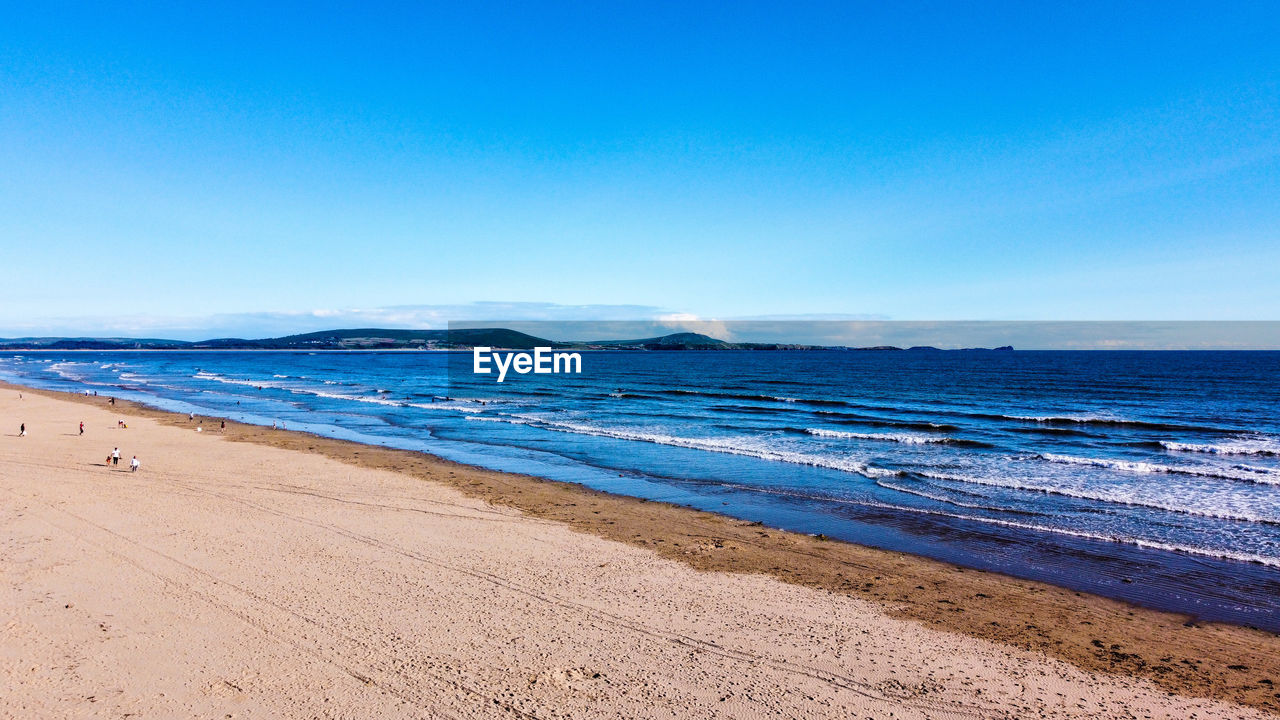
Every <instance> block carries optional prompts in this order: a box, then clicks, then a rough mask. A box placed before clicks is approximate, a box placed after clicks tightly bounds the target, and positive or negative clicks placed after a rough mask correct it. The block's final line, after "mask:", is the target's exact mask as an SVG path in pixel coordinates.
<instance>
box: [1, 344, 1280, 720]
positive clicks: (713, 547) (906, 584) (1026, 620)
mask: <svg viewBox="0 0 1280 720" xmlns="http://www.w3.org/2000/svg"><path fill="white" fill-rule="evenodd" d="M143 352H146V351H143ZM272 352H274V351H272ZM0 386H2V387H4V388H6V389H10V390H14V391H18V392H23V393H30V394H33V395H40V396H44V397H49V398H54V399H56V400H60V401H68V400H70V401H76V402H79V403H83V404H86V405H89V406H93V407H98V408H100V409H101V408H108V409H111V410H112V411H113V412H118V413H129V414H133V415H138V416H143V417H148V418H151V419H153V420H156V421H158V422H159V423H160V424H161V425H168V426H175V427H183V428H190V423H189V422H188V420H187V417H186V416H185V415H182V414H179V413H172V412H167V411H162V410H157V409H153V408H149V407H146V406H143V405H141V404H138V403H134V402H131V401H125V400H117V401H116V402H117V405H116V406H115V408H110V406H107V405H106V402H107V396H105V395H104V396H96V397H95V396H84V395H79V394H75V393H67V392H58V391H49V390H41V389H37V388H28V387H25V386H20V385H10V384H7V383H0ZM200 417H202V418H204V419H206V420H208V419H212V420H214V421H215V422H216V421H217V420H219V419H220V418H217V417H216V416H200ZM226 422H227V428H226V432H225V434H223V435H222V437H223V438H224V439H226V440H229V441H233V442H245V443H251V444H257V445H264V446H268V447H272V448H280V449H287V450H296V451H301V452H306V453H312V454H316V455H320V456H323V457H326V458H329V459H332V460H338V461H340V462H344V463H347V464H350V465H355V466H359V467H363V468H368V469H375V470H389V471H393V472H396V473H400V474H403V475H408V476H411V477H413V478H416V479H419V480H426V481H428V482H432V483H439V484H443V485H446V486H449V487H451V488H454V489H456V490H460V491H462V492H463V493H464V494H466V495H468V496H470V497H472V498H477V499H480V500H483V501H485V502H487V503H489V504H492V505H496V506H504V507H508V508H513V509H515V510H519V511H520V512H521V513H522V514H524V515H527V516H530V517H534V518H539V519H542V520H550V521H554V522H556V523H561V524H564V525H566V526H568V527H570V528H572V529H574V530H577V531H579V532H585V533H588V534H591V535H595V536H598V537H601V538H604V539H607V540H613V541H618V542H622V543H624V544H627V545H630V546H633V547H640V548H644V549H646V550H649V551H652V552H655V553H657V555H659V556H660V557H663V558H666V559H668V560H676V561H679V562H680V563H683V564H684V565H687V566H689V567H691V568H693V569H695V570H700V571H718V572H728V573H738V574H748V575H750V574H763V575H768V576H771V577H773V578H776V579H778V580H781V581H783V582H786V583H790V584H793V585H798V586H802V587H807V588H813V589H819V590H825V591H828V592H831V593H834V594H837V595H843V596H849V597H853V598H857V599H860V600H863V601H870V602H872V603H874V604H875V605H877V606H878V607H879V608H881V609H882V611H883V612H884V614H886V615H888V616H890V617H893V618H898V619H904V620H911V621H914V622H917V623H922V624H923V625H925V626H927V627H932V628H937V629H942V630H946V631H949V632H953V633H959V634H962V635H967V636H969V637H972V638H977V639H980V640H989V641H994V642H997V643H1000V644H1003V645H1009V646H1012V647H1015V648H1020V649H1023V650H1031V651H1035V652H1042V653H1044V654H1046V655H1048V656H1050V657H1053V658H1056V659H1060V660H1064V661H1066V662H1068V663H1070V664H1072V665H1074V666H1076V667H1078V668H1080V669H1083V670H1088V671H1095V672H1101V673H1108V674H1112V675H1119V676H1128V677H1140V678H1145V679H1147V680H1150V681H1152V682H1154V683H1155V684H1156V685H1158V686H1159V687H1161V688H1163V689H1165V690H1168V691H1170V692H1173V693H1176V694H1180V695H1185V696H1191V697H1205V698H1213V699H1221V700H1229V701H1233V702H1238V703H1240V704H1243V705H1247V706H1251V707H1254V708H1257V709H1260V710H1265V711H1269V712H1272V713H1277V712H1280V696H1277V693H1276V690H1275V688H1274V685H1273V684H1272V683H1275V682H1280V636H1278V635H1275V634H1271V633H1267V632H1265V631H1261V630H1254V629H1250V628H1245V627H1240V626H1235V625H1226V624H1208V623H1190V622H1188V618H1187V617H1185V616H1181V615H1175V614H1171V613H1165V612H1161V611H1157V610H1151V609H1148V608H1143V607H1139V606H1134V605H1130V604H1128V603H1124V602H1121V601H1117V600H1110V599H1107V598H1102V597H1100V596H1095V595H1088V594H1085V593H1080V592H1076V591H1072V590H1067V589H1065V588H1061V587H1058V586H1054V585H1049V584H1046V583H1040V582H1034V581H1025V580H1019V579H1016V578H1012V577H1009V576H1004V575H999V574H997V573H992V572H987V571H980V570H972V569H967V568H962V567H959V566H955V565H950V564H947V563H943V562H940V561H935V560H930V559H927V558H921V557H917V556H912V555H908V554H905V553H898V552H892V551H887V550H879V549H875V548H870V547H865V546H859V545H854V544H851V543H845V542H841V541H834V540H825V539H823V538H820V537H811V536H808V535H803V534H799V533H792V532H787V531H782V530H775V529H772V528H767V527H764V526H762V525H760V524H758V523H749V522H745V521H741V520H736V519H733V518H730V517H727V516H723V515H717V514H714V513H708V512H703V511H699V510H693V509H689V508H685V507H679V506H674V505H669V504H666V503H661V502H654V501H648V500H643V499H637V498H631V497H626V496H619V495H611V494H607V493H604V492H600V491H595V490H591V489H589V488H586V487H583V486H579V485H574V484H571V483H563V482H558V481H552V480H546V479H543V478H537V477H533V476H525V475H517V474H510V473H501V472H496V471H490V470H485V469H482V468H476V467H472V466H467V465H463V464H460V463H455V462H452V461H448V460H443V459H440V458H436V457H434V456H431V455H428V454H425V453H420V452H414V451H409V450H398V449H392V448H387V447H382V446H378V445H364V444H360V443H356V442H353V441H347V440H336V439H331V438H325V437H321V436H318V435H312V434H309V433H305V432H301V431H292V430H272V429H270V428H265V427H260V426H256V425H247V424H242V423H239V422H236V421H232V420H227V421H226ZM210 430H211V431H212V432H214V433H215V434H216V433H217V429H216V427H215V428H210ZM1264 681H1265V682H1264Z"/></svg>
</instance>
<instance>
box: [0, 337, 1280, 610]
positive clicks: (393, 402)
mask: <svg viewBox="0 0 1280 720" xmlns="http://www.w3.org/2000/svg"><path fill="white" fill-rule="evenodd" d="M582 358H583V361H582V364H583V372H582V373H581V374H548V375H534V374H529V375H518V376H517V375H515V374H512V375H508V378H507V380H506V381H505V382H503V383H497V382H496V381H495V377H496V376H494V375H487V376H486V375H476V374H473V373H472V372H471V371H470V370H471V366H472V360H473V358H472V356H471V354H470V353H465V352H434V351H401V352H345V351H318V352H314V353H308V352H269V351H258V352H231V351H225V352H222V351H220V352H21V353H5V354H3V355H0V379H3V380H6V381H9V382H13V383H18V384H23V385H27V386H32V387H40V388H47V389H53V390H63V391H68V392H77V393H85V392H88V393H97V394H98V395H99V396H115V397H119V398H123V399H128V400H134V401H138V402H142V403H145V404H147V405H150V406H154V407H156V408H160V409H166V410H173V411H178V412H182V413H187V412H192V413H196V414H198V415H201V416H210V417H226V418H229V419H235V420H239V421H242V422H247V423H254V424H258V425H264V426H270V425H272V424H278V425H282V426H284V427H286V428H288V429H293V430H305V431H309V432H313V433H317V434H319V435H323V436H328V437H334V438H341V439H346V440H353V441H356V442H361V443H369V444H377V445H385V446H391V447H397V448H404V449H408V450H414V451H421V452H426V453H430V454H433V455H436V456H439V457H443V458H447V459H450V460H455V461H459V462H463V463H469V464H473V465H478V466H482V467H486V468H492V469H497V470H506V471H514V472H519V473H524V474H529V475H536V476H542V477H547V478H552V479H555V480H562V481H566V482H571V483H579V484H581V485H585V486H588V487H591V488H595V489H598V490H604V491H608V492H612V493H619V494H623V495H630V496H636V497H642V498H648V499H652V500H660V501H665V502H669V503H675V504H677V505H683V506H689V507H693V508H699V509H702V510H708V511H712V512H717V513H722V514H725V515H729V516H733V517H735V518H740V519H743V520H747V521H752V522H761V523H763V524H764V525H767V526H771V527H776V528H782V529H786V530H792V531H796V532H802V533H810V534H814V535H823V536H825V537H827V538H831V539H833V540H843V541H849V542H854V543H860V544H864V545H869V546H874V547H879V548H885V549H888V550H893V551H901V552H907V553H913V554H916V555H922V556H927V557H930V558H936V559H939V560H943V561H947V562H951V563H957V564H960V565H963V566H966V567H971V568H980V569H984V570H993V571H998V572H1001V573H1005V574H1008V575H1013V576H1016V577H1021V578H1027V579H1033V580H1039V581H1045V582H1049V583H1053V584H1056V585H1059V586H1063V587H1067V588H1071V589H1075V590H1080V591H1087V592H1091V593H1096V594H1100V595H1104V596H1107V597H1111V598H1116V599H1120V600H1125V601H1129V602H1133V603H1136V604H1140V605H1144V606H1148V607H1153V608H1157V609H1162V610H1169V611H1174V612H1178V613H1183V614H1185V615H1187V616H1188V618H1189V621H1191V622H1195V621H1224V622H1230V623H1235V624H1240V625H1246V626H1253V627H1258V628H1262V629H1266V630H1271V631H1280V352H1245V351H1232V352H1213V351H1196V352H1181V351H1163V352H1155V351H1152V352H1143V351H1115V352H1111V351H1007V352H994V351H986V352H983V351H973V352H962V351H955V352H947V351H900V352H893V351H880V352H876V351H855V350H794V351H788V350H777V351H751V350H684V351H669V352H667V351H654V352H646V351H601V352H584V353H582ZM14 422H17V421H16V420H14ZM424 522H426V521H424Z"/></svg>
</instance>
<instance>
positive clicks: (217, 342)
mask: <svg viewBox="0 0 1280 720" xmlns="http://www.w3.org/2000/svg"><path fill="white" fill-rule="evenodd" d="M479 346H484V347H493V348H502V349H510V350H528V349H531V348H535V347H552V348H576V349H583V350H837V349H839V350H872V351H876V350H880V351H886V350H887V351H895V350H896V351H901V350H902V348H897V347H892V346H887V345H880V346H876V347H865V348H847V347H845V348H830V347H822V346H818V345H791V344H780V343H733V342H727V341H725V340H719V339H717V338H713V337H711V336H710V335H703V334H701V333H692V332H679V333H672V334H670V335H660V336H658V337H651V338H640V339H637V340H592V341H584V342H555V341H552V340H547V339H545V338H540V337H535V336H533V335H529V334H527V333H522V332H519V331H518V330H510V329H507V328H467V329H459V330H391V329H387V328H355V329H348V330H321V331H319V332H312V333H304V334H301V335H286V336H284V337H277V338H262V339H256V340H251V339H244V338H214V339H211V340H200V341H196V342H188V341H185V340H164V339H158V338H85V337H79V338H58V337H27V338H12V339H0V350H8V351H15V350H465V349H469V348H472V347H479ZM972 349H973V350H980V349H981V348H972ZM1012 349H1013V348H1011V347H1007V346H1006V347H1001V348H996V350H1006V351H1007V350H1012ZM910 350H912V351H916V352H922V351H932V352H954V351H945V350H939V349H938V348H932V347H913V348H910Z"/></svg>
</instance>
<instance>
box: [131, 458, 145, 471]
mask: <svg viewBox="0 0 1280 720" xmlns="http://www.w3.org/2000/svg"><path fill="white" fill-rule="evenodd" d="M141 466H142V463H140V462H138V456H137V455H134V456H133V459H132V460H130V461H129V472H138V468H139V467H141Z"/></svg>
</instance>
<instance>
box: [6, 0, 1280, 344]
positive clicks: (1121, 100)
mask: <svg viewBox="0 0 1280 720" xmlns="http://www.w3.org/2000/svg"><path fill="white" fill-rule="evenodd" d="M183 5H185V4H183V3H168V4H161V3H156V4H153V5H133V6H130V5H125V4H123V3H106V4H104V3H98V4H84V5H71V4H59V3H39V4H35V5H27V4H23V5H18V4H10V3H4V4H3V5H0V8H2V10H0V169H2V170H3V172H0V247H2V248H3V258H4V263H3V270H2V272H3V273H4V282H3V283H0V335H27V334H46V333H58V334H61V333H79V332H83V333H88V334H106V333H108V332H110V333H111V334H131V333H136V334H151V335H157V334H158V335H176V334H185V335H192V336H199V335H201V334H204V330H205V329H206V328H208V329H209V330H211V331H212V330H214V329H216V330H217V331H218V332H216V333H214V334H252V333H253V332H255V331H262V332H266V330H265V328H266V327H268V326H270V327H272V328H275V327H277V326H284V325H289V323H290V322H291V320H290V319H291V318H292V319H293V320H296V321H297V322H296V324H297V325H298V326H299V329H313V328H314V324H315V323H313V322H312V321H313V320H315V322H323V323H328V322H330V321H332V324H334V325H343V324H351V322H349V321H355V320H361V319H366V320H367V319H378V318H381V319H384V320H385V319H387V318H391V319H390V320H389V324H401V325H406V324H407V325H416V324H424V323H432V324H435V325H437V326H439V325H440V324H441V322H442V321H443V320H447V319H451V318H462V319H465V318H468V317H483V315H485V314H487V313H489V312H491V311H492V310H493V308H494V307H495V306H494V305H488V304H487V303H495V302H496V303H503V304H504V305H500V306H496V307H503V308H507V309H509V310H510V311H511V312H512V313H513V317H514V316H519V317H520V318H522V319H523V318H537V317H543V316H545V317H550V318H552V319H572V317H573V316H574V315H575V314H576V315H580V316H581V317H583V318H586V319H595V318H599V317H610V318H612V317H636V316H644V315H650V314H670V313H679V314H687V315H692V316H697V317H700V318H741V317H768V316H775V315H781V316H787V317H796V316H810V315H822V316H836V317H872V318H892V319H915V320H924V319H927V320H957V319H969V320H986V319H1003V320H1024V319H1028V320H1045V319H1066V320H1095V319H1103V320H1133V319H1140V320H1172V319H1255V320H1256V319H1267V320H1270V319H1278V318H1280V270H1278V269H1277V268H1280V237H1278V235H1280V230H1278V228H1280V43H1276V42H1275V38H1276V37H1280V6H1277V5H1275V4H1274V3H1226V4H1223V3H1177V2H1161V3H1133V4H1127V5H1124V6H1123V7H1115V6H1114V5H1115V4H1114V3H1053V4H1050V3H989V4H988V3H980V4H975V6H973V7H966V6H964V5H962V4H960V3H877V4H861V3H852V2H841V3H774V4H753V3H718V4H711V3H689V2H682V3H670V4H662V3H634V4H633V3H623V2H618V3H594V4H588V3H581V4H568V3H566V4H558V5H549V4H545V5H544V4H532V3H530V4H514V3H494V4H483V3H450V4H447V5H445V4H442V5H439V6H425V7H420V8H417V9H407V8H405V7H398V6H396V5H379V4H375V3H367V2H366V3H360V4H352V5H319V4H299V5H296V6H288V5H281V4H275V5H273V6H272V7H264V6H263V4H258V3H255V4H246V5H239V6H237V5H234V4H232V3H224V4H217V7H215V8H206V9H198V10H192V9H190V8H187V7H182V6H183ZM464 6H465V7H464ZM1059 6H1060V7H1059ZM477 303H479V305H477ZM406 309H411V310H406ZM540 313H541V314H540ZM263 318H268V319H270V320H271V322H270V323H264V321H263ZM272 323H274V324H272Z"/></svg>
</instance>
